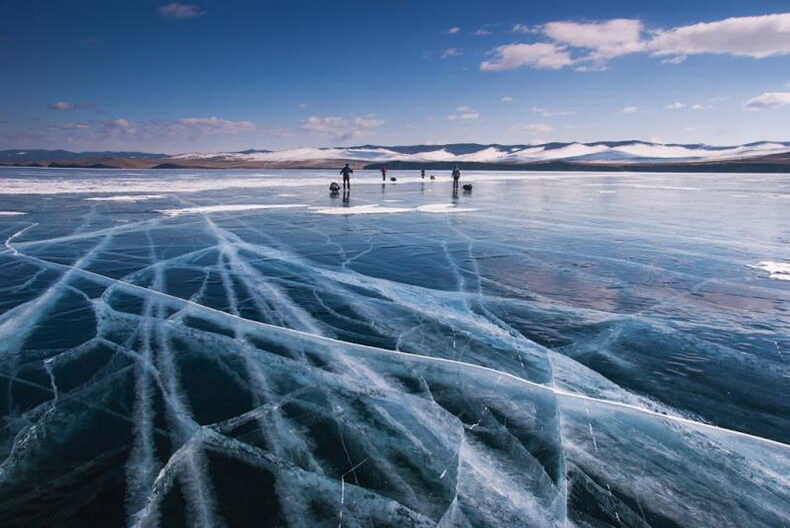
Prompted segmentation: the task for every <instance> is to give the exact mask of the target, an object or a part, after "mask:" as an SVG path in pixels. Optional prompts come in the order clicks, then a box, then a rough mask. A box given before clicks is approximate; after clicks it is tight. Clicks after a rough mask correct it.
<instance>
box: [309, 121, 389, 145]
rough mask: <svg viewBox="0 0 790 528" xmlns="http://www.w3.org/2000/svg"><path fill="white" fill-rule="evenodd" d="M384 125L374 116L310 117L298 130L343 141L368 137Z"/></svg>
mask: <svg viewBox="0 0 790 528" xmlns="http://www.w3.org/2000/svg"><path fill="white" fill-rule="evenodd" d="M383 124H384V121H383V120H381V119H379V118H377V117H376V115H375V114H367V115H364V116H350V117H343V116H310V117H308V118H307V119H305V120H304V121H302V122H301V123H300V124H299V128H300V129H302V130H304V131H305V132H308V133H310V134H315V135H318V136H322V137H326V138H330V139H334V140H339V141H345V140H347V139H351V138H354V137H362V136H366V135H370V134H372V133H373V132H374V130H375V129H376V128H378V127H380V126H382V125H383Z"/></svg>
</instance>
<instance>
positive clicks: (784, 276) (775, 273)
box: [750, 260, 790, 281]
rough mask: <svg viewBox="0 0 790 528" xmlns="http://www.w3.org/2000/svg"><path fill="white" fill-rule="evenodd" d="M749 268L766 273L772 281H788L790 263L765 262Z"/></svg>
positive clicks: (789, 279) (789, 277) (789, 278)
mask: <svg viewBox="0 0 790 528" xmlns="http://www.w3.org/2000/svg"><path fill="white" fill-rule="evenodd" d="M750 267H751V268H755V269H760V270H763V271H767V272H768V273H769V276H770V277H771V278H772V279H776V280H785V281H790V262H772V261H770V260H766V261H763V262H760V263H758V264H757V265H755V266H750Z"/></svg>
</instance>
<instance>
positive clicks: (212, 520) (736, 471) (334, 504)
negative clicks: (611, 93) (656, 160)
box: [0, 168, 790, 528]
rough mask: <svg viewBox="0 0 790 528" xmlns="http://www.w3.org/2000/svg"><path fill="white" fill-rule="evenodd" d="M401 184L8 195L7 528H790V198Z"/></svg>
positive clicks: (101, 185)
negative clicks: (335, 189) (338, 190)
mask: <svg viewBox="0 0 790 528" xmlns="http://www.w3.org/2000/svg"><path fill="white" fill-rule="evenodd" d="M389 175H390V176H396V177H397V178H398V181H397V182H395V183H393V182H389V181H388V182H387V183H386V185H383V184H382V183H381V178H380V176H379V175H378V174H376V173H373V172H367V173H366V172H364V171H362V172H358V174H356V175H355V177H354V178H353V180H352V182H353V188H352V191H351V193H350V195H348V196H344V195H343V194H341V195H339V196H337V197H330V196H329V193H328V190H327V188H328V185H329V182H330V181H333V180H334V181H339V178H338V177H337V176H335V175H334V173H333V172H332V171H260V172H258V171H165V170H160V171H109V170H54V169H11V168H3V169H0V238H1V239H2V240H3V241H5V245H4V246H3V247H2V249H1V251H0V416H2V422H1V423H2V429H0V460H1V461H2V462H1V463H0V519H3V521H2V524H3V526H9V527H10V526H20V527H22V526H25V527H30V526H124V525H125V526H140V527H148V526H163V527H174V526H206V527H209V526H210V527H213V526H223V525H227V526H286V525H287V526H326V527H336V526H358V527H367V526H409V527H410V526H442V527H455V526H475V527H477V526H505V527H508V528H510V527H515V526H529V527H536V526H540V527H542V526H547V527H568V528H593V527H604V526H628V527H656V528H659V527H660V528H676V527H689V528H696V527H702V526H710V527H739V528H740V527H786V526H790V521H789V520H788V519H790V397H789V396H790V175H773V174H760V175H752V174H740V175H736V174H727V175H723V174H627V173H622V174H620V173H618V174H612V173H607V174H604V173H578V174H576V173H516V172H513V173H495V172H487V173H474V172H465V173H464V174H463V175H462V179H461V183H473V185H474V188H473V190H472V191H471V192H470V193H466V192H464V191H460V192H459V193H458V194H457V195H455V196H454V195H453V194H452V190H451V183H450V179H449V176H448V174H447V173H439V172H436V180H435V181H431V180H430V179H428V178H426V179H425V180H421V179H420V177H419V175H418V174H416V173H413V172H400V173H399V172H397V171H391V172H390V174H389ZM429 175H430V172H429Z"/></svg>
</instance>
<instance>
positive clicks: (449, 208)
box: [417, 204, 477, 213]
mask: <svg viewBox="0 0 790 528" xmlns="http://www.w3.org/2000/svg"><path fill="white" fill-rule="evenodd" d="M417 211H419V212H421V213H471V212H472V211H477V209H472V208H470V207H458V206H456V205H455V204H426V205H421V206H419V207H417Z"/></svg>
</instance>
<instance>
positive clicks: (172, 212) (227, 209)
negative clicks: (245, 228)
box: [157, 204, 307, 216]
mask: <svg viewBox="0 0 790 528" xmlns="http://www.w3.org/2000/svg"><path fill="white" fill-rule="evenodd" d="M296 207H307V205H306V204H265V205H263V204H237V205H206V206H202V207H185V208H183V209H160V210H157V213H162V214H163V215H166V216H180V215H185V214H211V213H232V212H238V211H258V210H266V209H293V208H296Z"/></svg>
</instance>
